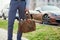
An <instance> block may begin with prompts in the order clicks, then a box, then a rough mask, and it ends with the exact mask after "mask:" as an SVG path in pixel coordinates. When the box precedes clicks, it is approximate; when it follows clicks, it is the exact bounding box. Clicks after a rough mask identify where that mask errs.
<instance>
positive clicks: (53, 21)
mask: <svg viewBox="0 0 60 40" xmlns="http://www.w3.org/2000/svg"><path fill="white" fill-rule="evenodd" d="M50 23H51V24H60V18H50Z"/></svg>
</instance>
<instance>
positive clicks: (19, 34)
mask: <svg viewBox="0 0 60 40" xmlns="http://www.w3.org/2000/svg"><path fill="white" fill-rule="evenodd" d="M18 12H19V20H20V19H25V18H26V17H25V2H20V3H19V8H18ZM21 37H22V32H19V31H18V32H17V40H21Z"/></svg>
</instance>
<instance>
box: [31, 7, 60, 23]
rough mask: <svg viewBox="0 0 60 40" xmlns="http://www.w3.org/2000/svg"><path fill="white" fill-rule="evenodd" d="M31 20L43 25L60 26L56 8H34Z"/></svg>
mask: <svg viewBox="0 0 60 40" xmlns="http://www.w3.org/2000/svg"><path fill="white" fill-rule="evenodd" d="M34 11H37V12H39V13H32V14H31V15H32V18H33V19H35V20H39V21H41V23H43V24H60V9H59V8H58V7H56V6H42V7H37V8H35V10H34Z"/></svg>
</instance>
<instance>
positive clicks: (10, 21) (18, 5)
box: [8, 0, 26, 40]
mask: <svg viewBox="0 0 60 40" xmlns="http://www.w3.org/2000/svg"><path fill="white" fill-rule="evenodd" d="M25 6H26V3H25V2H24V1H21V2H18V1H12V0H11V2H10V10H9V14H8V15H9V16H8V40H12V37H13V25H14V20H15V16H16V12H17V10H18V9H19V10H18V11H19V18H20V19H21V18H22V19H25ZM21 37H22V32H18V31H17V40H21Z"/></svg>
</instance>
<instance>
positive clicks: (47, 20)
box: [42, 14, 50, 24]
mask: <svg viewBox="0 0 60 40" xmlns="http://www.w3.org/2000/svg"><path fill="white" fill-rule="evenodd" d="M49 20H50V17H49V16H48V15H47V14H46V15H44V16H43V17H42V24H50V21H49Z"/></svg>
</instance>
